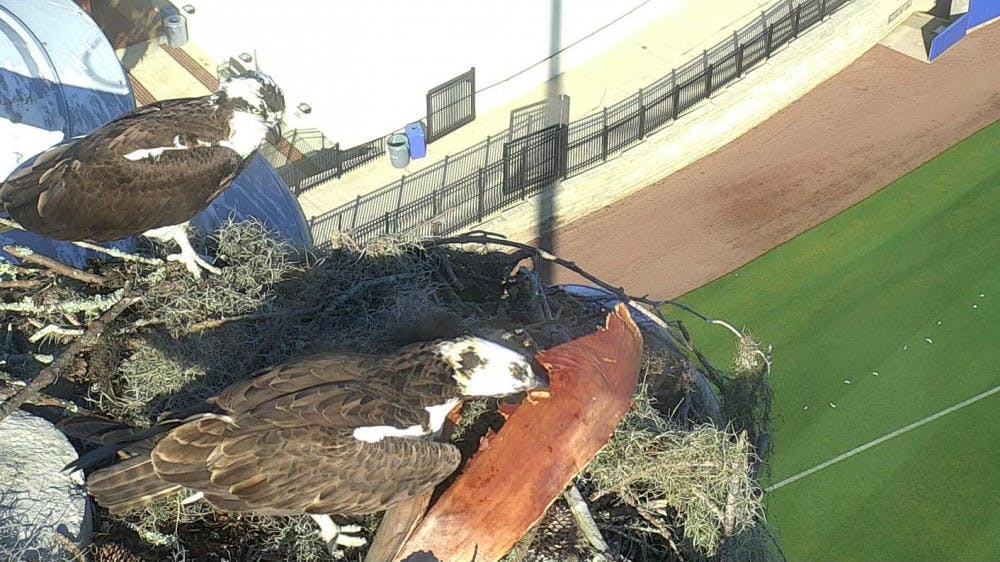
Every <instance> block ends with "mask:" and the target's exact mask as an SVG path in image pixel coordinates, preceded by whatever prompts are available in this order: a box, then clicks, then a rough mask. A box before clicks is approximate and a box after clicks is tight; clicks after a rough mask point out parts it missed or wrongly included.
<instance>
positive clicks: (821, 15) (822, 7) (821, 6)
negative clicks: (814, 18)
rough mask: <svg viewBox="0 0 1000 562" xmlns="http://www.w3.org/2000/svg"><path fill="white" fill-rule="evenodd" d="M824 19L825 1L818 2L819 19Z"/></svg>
mask: <svg viewBox="0 0 1000 562" xmlns="http://www.w3.org/2000/svg"><path fill="white" fill-rule="evenodd" d="M825 17H826V0H819V19H820V20H822V19H823V18H825Z"/></svg>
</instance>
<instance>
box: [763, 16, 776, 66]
mask: <svg viewBox="0 0 1000 562" xmlns="http://www.w3.org/2000/svg"><path fill="white" fill-rule="evenodd" d="M773 41H774V24H773V23H772V24H771V25H769V26H767V43H766V44H765V47H764V54H766V55H767V58H771V43H772V42H773Z"/></svg>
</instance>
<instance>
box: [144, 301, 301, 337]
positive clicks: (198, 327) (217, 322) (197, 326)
mask: <svg viewBox="0 0 1000 562" xmlns="http://www.w3.org/2000/svg"><path fill="white" fill-rule="evenodd" d="M317 310H319V307H318V306H314V307H312V308H303V309H299V310H282V311H278V312H254V313H251V314H240V315H238V316H226V317H223V318H211V319H208V320H202V321H201V322H196V323H194V324H191V325H190V326H188V327H187V328H185V330H184V332H185V333H188V334H193V333H195V332H202V331H205V330H210V329H212V328H218V327H219V326H223V325H225V324H229V323H230V322H242V321H244V320H262V319H264V318H280V317H282V316H295V315H299V314H309V313H310V312H315V311H317ZM163 322H165V321H159V322H157V321H156V319H150V320H149V321H146V322H142V323H140V322H136V323H135V325H136V327H142V326H151V325H153V324H157V323H163Z"/></svg>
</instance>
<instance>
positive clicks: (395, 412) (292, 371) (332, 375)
mask: <svg viewBox="0 0 1000 562" xmlns="http://www.w3.org/2000/svg"><path fill="white" fill-rule="evenodd" d="M408 378H409V377H408V374H407V373H402V374H401V373H396V372H392V371H387V370H386V365H385V363H384V362H383V361H382V359H380V358H377V357H372V356H368V355H361V354H353V353H328V354H322V355H315V356H312V357H307V358H304V359H299V360H295V361H292V362H289V363H285V364H283V365H279V366H277V367H270V368H267V369H265V370H263V371H259V372H258V374H257V376H254V377H252V378H250V379H248V380H246V381H244V382H242V383H237V384H235V385H233V386H230V387H229V388H227V389H226V390H225V391H223V392H222V394H220V395H219V396H218V398H216V399H215V404H216V405H217V406H218V407H219V408H220V409H221V410H223V411H225V412H227V413H228V414H229V415H230V416H232V417H233V418H234V420H235V421H236V423H237V425H239V426H241V427H245V426H247V425H251V426H255V425H257V424H260V423H267V424H274V425H278V426H281V427H293V426H302V425H321V426H329V427H350V428H352V429H353V428H356V427H364V426H382V425H387V426H392V427H397V428H400V429H403V428H407V427H412V426H415V425H425V424H427V423H428V421H429V418H428V412H427V410H425V409H424V408H423V405H422V404H420V403H419V402H418V398H419V397H414V396H409V395H406V396H405V397H404V395H401V394H400V393H399V392H398V388H397V386H396V385H398V384H400V383H401V381H405V380H407V379H408ZM444 401H445V399H444V398H442V399H441V400H440V402H444Z"/></svg>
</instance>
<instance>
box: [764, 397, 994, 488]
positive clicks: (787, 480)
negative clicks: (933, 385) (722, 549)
mask: <svg viewBox="0 0 1000 562" xmlns="http://www.w3.org/2000/svg"><path fill="white" fill-rule="evenodd" d="M997 392H1000V385H998V386H994V387H993V388H991V389H989V390H987V391H985V392H981V393H979V394H977V395H975V396H973V397H972V398H969V399H968V400H963V401H961V402H959V403H958V404H955V405H954V406H949V407H948V408H945V409H944V410H941V411H940V412H937V413H934V414H931V415H929V416H927V417H926V418H923V419H921V420H917V421H915V422H913V423H911V424H910V425H907V426H904V427H901V428H899V429H897V430H896V431H893V432H892V433H887V434H885V435H883V436H882V437H879V438H878V439H875V440H873V441H869V442H867V443H865V444H864V445H861V446H859V447H855V448H853V449H851V450H850V451H847V452H846V453H843V454H841V455H837V456H835V457H833V458H832V459H830V460H828V461H825V462H821V463H819V464H817V465H816V466H814V467H812V468H810V469H807V470H803V471H802V472H800V473H798V474H796V475H795V476H789V477H788V478H785V479H784V480H782V481H781V482H778V483H776V484H771V485H770V486H768V487H767V488H764V491H765V492H773V491H774V490H777V489H778V488H781V487H782V486H787V485H789V484H791V483H792V482H795V481H796V480H801V479H803V478H805V477H806V476H809V475H810V474H815V473H817V472H819V471H821V470H823V469H824V468H827V467H828V466H831V465H834V464H837V463H838V462H840V461H842V460H844V459H847V458H850V457H853V456H854V455H856V454H858V453H860V452H862V451H865V450H868V449H871V448H872V447H874V446H875V445H878V444H880V443H885V442H886V441H888V440H890V439H892V438H893V437H899V436H900V435H902V434H904V433H906V432H907V431H910V430H913V429H916V428H918V427H920V426H922V425H924V424H928V423H931V422H932V421H934V420H936V419H938V418H942V417H944V416H947V415H948V414H950V413H952V412H954V411H957V410H961V409H962V408H964V407H966V406H968V405H969V404H974V403H976V402H979V401H980V400H982V399H983V398H988V397H990V396H992V395H994V394H996V393H997Z"/></svg>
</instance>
